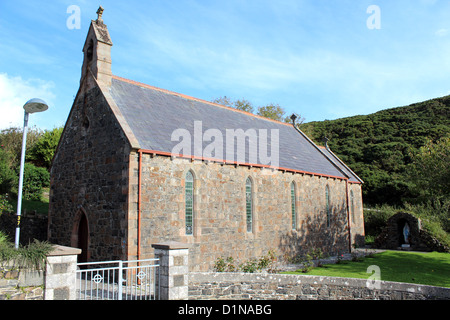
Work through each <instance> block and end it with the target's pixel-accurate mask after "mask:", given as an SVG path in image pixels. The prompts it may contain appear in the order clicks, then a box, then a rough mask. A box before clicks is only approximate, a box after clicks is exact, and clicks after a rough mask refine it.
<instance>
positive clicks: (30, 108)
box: [23, 98, 48, 113]
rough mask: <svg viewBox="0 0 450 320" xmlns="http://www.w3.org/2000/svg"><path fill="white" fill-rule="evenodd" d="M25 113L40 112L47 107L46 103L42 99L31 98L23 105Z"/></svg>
mask: <svg viewBox="0 0 450 320" xmlns="http://www.w3.org/2000/svg"><path fill="white" fill-rule="evenodd" d="M23 108H24V109H25V111H26V112H27V113H36V112H42V111H45V110H47V109H48V105H47V103H46V102H45V101H44V100H41V99H36V98H35V99H31V100H28V101H27V103H25V105H24V106H23Z"/></svg>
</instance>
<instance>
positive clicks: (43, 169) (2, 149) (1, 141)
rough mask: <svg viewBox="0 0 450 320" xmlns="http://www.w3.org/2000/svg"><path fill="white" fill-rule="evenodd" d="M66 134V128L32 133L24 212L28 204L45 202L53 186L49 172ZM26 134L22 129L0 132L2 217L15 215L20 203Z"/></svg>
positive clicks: (24, 188)
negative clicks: (18, 195) (19, 186)
mask: <svg viewBox="0 0 450 320" xmlns="http://www.w3.org/2000/svg"><path fill="white" fill-rule="evenodd" d="M62 130H63V128H62V127H61V128H55V129H53V130H45V131H41V130H38V129H36V128H30V129H29V130H28V134H27V149H26V163H25V167H24V182H23V200H24V205H23V208H24V209H27V204H28V203H31V202H28V203H27V201H35V202H41V201H42V193H43V190H44V189H45V188H48V187H49V185H50V174H49V169H50V165H51V161H52V159H53V156H54V153H55V151H56V146H57V145H58V142H59V139H60V137H61V134H62ZM22 134H23V131H22V128H16V127H12V128H8V129H4V130H2V131H1V132H0V214H1V213H3V212H11V210H12V209H13V207H14V205H15V203H16V199H17V193H18V185H19V170H20V157H21V149H22ZM44 203H45V202H44ZM33 206H34V204H33Z"/></svg>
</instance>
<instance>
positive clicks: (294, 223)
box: [291, 181, 297, 230]
mask: <svg viewBox="0 0 450 320" xmlns="http://www.w3.org/2000/svg"><path fill="white" fill-rule="evenodd" d="M296 200H297V197H296V194H295V183H294V181H292V183H291V214H292V230H295V229H297V210H296V209H297V208H296V206H295V204H296Z"/></svg>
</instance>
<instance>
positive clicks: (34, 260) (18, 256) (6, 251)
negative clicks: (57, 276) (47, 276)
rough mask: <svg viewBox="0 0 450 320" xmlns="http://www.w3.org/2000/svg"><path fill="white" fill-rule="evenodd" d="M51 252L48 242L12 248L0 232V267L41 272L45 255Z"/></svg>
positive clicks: (37, 242) (36, 242) (12, 245)
mask: <svg viewBox="0 0 450 320" xmlns="http://www.w3.org/2000/svg"><path fill="white" fill-rule="evenodd" d="M51 250H52V246H51V244H49V243H48V242H40V241H38V240H34V242H32V243H30V244H28V245H27V246H24V247H22V246H20V247H19V248H18V249H16V248H15V247H14V243H12V242H10V241H9V239H8V237H7V236H6V235H5V234H4V233H2V232H1V231H0V266H10V265H11V264H12V265H13V266H14V267H15V268H18V269H21V268H29V269H36V270H42V269H43V268H44V266H45V262H46V259H47V254H48V253H49V252H50V251H51Z"/></svg>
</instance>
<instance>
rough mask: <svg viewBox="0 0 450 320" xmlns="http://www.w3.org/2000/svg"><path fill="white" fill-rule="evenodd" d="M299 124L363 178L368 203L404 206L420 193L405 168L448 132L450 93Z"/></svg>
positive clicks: (449, 125)
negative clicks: (403, 104) (326, 144)
mask: <svg viewBox="0 0 450 320" xmlns="http://www.w3.org/2000/svg"><path fill="white" fill-rule="evenodd" d="M300 129H301V130H302V131H303V132H305V133H306V134H307V135H308V136H309V137H310V138H311V139H313V140H314V141H315V142H316V143H318V144H320V145H323V142H322V140H323V138H324V137H327V138H328V139H329V142H328V145H329V146H330V148H331V150H333V152H334V153H336V154H337V155H338V156H339V157H340V158H341V159H342V160H343V161H344V162H346V163H347V164H348V165H349V167H350V168H352V169H353V171H355V173H356V174H358V175H359V177H361V179H363V180H364V182H365V184H364V186H363V191H364V202H365V203H367V204H372V205H375V204H385V203H386V204H391V205H400V204H402V203H403V202H405V201H410V200H411V199H414V197H415V196H416V195H415V194H414V192H413V191H412V190H413V188H411V182H409V180H408V179H407V172H408V169H409V166H410V164H411V162H412V155H414V154H416V153H417V152H418V151H419V148H420V147H423V146H424V145H425V143H426V142H427V140H428V139H431V140H433V141H434V142H436V141H438V140H439V139H440V138H442V137H445V136H449V135H450V96H445V97H442V98H437V99H432V100H429V101H425V102H421V103H416V104H412V105H410V106H406V107H399V108H393V109H387V110H383V111H379V112H377V113H374V114H370V115H365V116H354V117H349V118H342V119H337V120H326V121H321V122H309V123H305V124H302V125H301V126H300Z"/></svg>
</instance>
